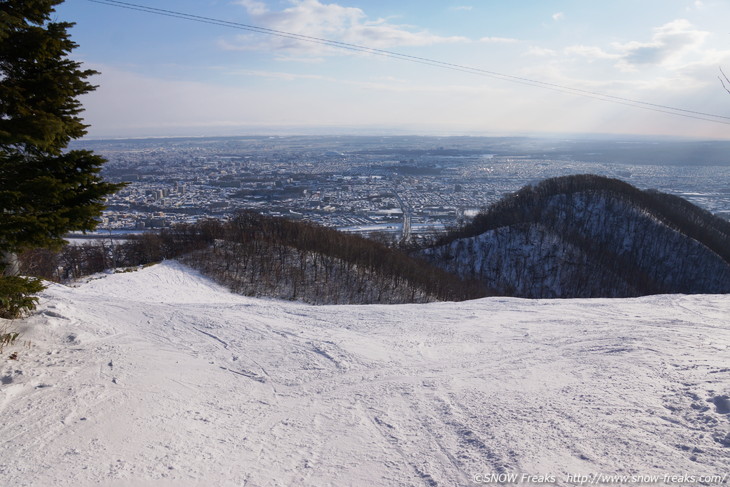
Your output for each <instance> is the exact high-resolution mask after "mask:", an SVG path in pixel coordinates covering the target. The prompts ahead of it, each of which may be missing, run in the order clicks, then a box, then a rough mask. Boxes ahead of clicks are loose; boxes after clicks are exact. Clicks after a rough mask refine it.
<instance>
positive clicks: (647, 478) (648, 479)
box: [566, 473, 728, 485]
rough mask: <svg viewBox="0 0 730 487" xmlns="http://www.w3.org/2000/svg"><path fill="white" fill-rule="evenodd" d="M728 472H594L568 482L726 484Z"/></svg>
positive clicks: (592, 483) (575, 476) (568, 479)
mask: <svg viewBox="0 0 730 487" xmlns="http://www.w3.org/2000/svg"><path fill="white" fill-rule="evenodd" d="M727 479H728V474H724V475H615V474H614V475H610V474H602V473H592V474H587V475H580V474H576V475H568V476H567V478H566V481H567V482H572V483H575V484H577V485H585V484H588V485H599V484H660V483H661V484H689V483H700V484H724V483H726V482H727Z"/></svg>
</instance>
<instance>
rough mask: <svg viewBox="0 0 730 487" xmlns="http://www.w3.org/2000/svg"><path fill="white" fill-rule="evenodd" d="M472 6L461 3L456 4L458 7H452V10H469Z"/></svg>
mask: <svg viewBox="0 0 730 487" xmlns="http://www.w3.org/2000/svg"><path fill="white" fill-rule="evenodd" d="M472 8H473V7H472V6H470V5H459V6H456V7H451V10H466V11H469V10H471V9H472Z"/></svg>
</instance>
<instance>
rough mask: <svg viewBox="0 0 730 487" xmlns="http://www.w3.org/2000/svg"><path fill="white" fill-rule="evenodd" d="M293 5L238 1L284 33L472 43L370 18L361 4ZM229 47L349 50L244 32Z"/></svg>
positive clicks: (303, 1)
mask: <svg viewBox="0 0 730 487" xmlns="http://www.w3.org/2000/svg"><path fill="white" fill-rule="evenodd" d="M290 2H291V6H290V7H288V8H285V9H283V10H279V11H272V10H270V9H269V8H268V7H266V5H265V4H263V3H262V2H259V1H257V0H238V1H237V2H236V3H237V4H239V5H242V6H243V7H245V8H246V11H247V12H248V14H249V16H250V17H251V18H252V20H253V21H255V22H256V23H257V25H260V26H263V27H266V28H269V29H275V30H279V31H283V32H291V33H294V34H298V35H303V36H309V37H316V38H321V39H327V40H332V41H337V42H345V43H348V44H357V45H363V46H367V47H372V48H376V49H387V48H392V47H395V46H429V45H434V44H444V43H459V42H469V39H467V38H465V37H461V36H448V37H444V36H439V35H436V34H432V33H430V32H428V31H425V30H418V29H416V28H414V27H413V26H408V25H399V24H394V23H391V22H389V21H388V20H386V19H375V20H372V19H369V18H368V16H367V15H366V14H365V12H364V11H363V10H362V9H360V8H357V7H344V6H342V5H338V4H336V3H322V2H320V1H319V0H290ZM221 46H222V47H223V48H225V49H241V50H264V49H275V50H286V51H290V52H298V53H308V54H317V55H322V54H333V53H342V52H345V51H343V50H342V49H337V48H334V47H331V46H325V45H322V44H317V43H312V42H307V41H303V40H299V39H291V38H281V37H268V38H265V39H262V38H261V36H254V35H242V36H238V37H236V40H235V42H230V41H224V42H222V43H221Z"/></svg>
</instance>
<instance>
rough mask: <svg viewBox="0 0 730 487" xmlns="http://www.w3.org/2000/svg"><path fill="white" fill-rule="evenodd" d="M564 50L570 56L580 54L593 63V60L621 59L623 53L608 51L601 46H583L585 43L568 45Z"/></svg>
mask: <svg viewBox="0 0 730 487" xmlns="http://www.w3.org/2000/svg"><path fill="white" fill-rule="evenodd" d="M563 52H564V53H565V54H566V55H568V56H579V57H582V58H586V59H587V60H588V62H589V63H592V62H593V61H596V60H599V59H620V58H621V54H611V53H610V52H606V51H604V50H603V49H601V48H600V47H595V46H583V45H577V46H568V47H566V48H565V49H564V50H563Z"/></svg>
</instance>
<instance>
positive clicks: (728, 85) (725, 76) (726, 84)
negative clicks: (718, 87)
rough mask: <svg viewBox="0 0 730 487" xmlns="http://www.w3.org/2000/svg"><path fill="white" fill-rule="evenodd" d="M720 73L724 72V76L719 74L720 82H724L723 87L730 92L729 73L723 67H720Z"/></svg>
mask: <svg viewBox="0 0 730 487" xmlns="http://www.w3.org/2000/svg"><path fill="white" fill-rule="evenodd" d="M720 74H722V76H718V77H717V79H719V80H720V83H722V87H723V88H725V91H727V92H728V93H730V79H728V78H727V75H726V74H725V72H724V71H723V70H722V68H720ZM723 78H725V79H723Z"/></svg>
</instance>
